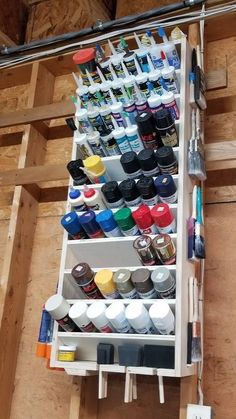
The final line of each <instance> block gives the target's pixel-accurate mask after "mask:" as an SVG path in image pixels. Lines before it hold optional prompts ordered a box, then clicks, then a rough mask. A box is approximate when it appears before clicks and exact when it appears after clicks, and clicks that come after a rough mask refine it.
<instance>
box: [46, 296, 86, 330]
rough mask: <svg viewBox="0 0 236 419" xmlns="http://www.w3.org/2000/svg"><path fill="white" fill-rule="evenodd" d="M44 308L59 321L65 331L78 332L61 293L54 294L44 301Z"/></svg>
mask: <svg viewBox="0 0 236 419" xmlns="http://www.w3.org/2000/svg"><path fill="white" fill-rule="evenodd" d="M45 310H46V311H47V312H48V313H49V314H50V315H51V316H52V318H53V319H54V320H56V321H57V323H59V325H60V326H61V327H62V329H63V330H65V332H78V331H79V329H78V327H77V326H76V324H75V323H74V322H73V320H71V318H70V317H69V315H68V313H69V310H70V304H69V303H68V302H67V301H66V300H65V298H63V297H62V295H59V294H54V295H52V296H51V297H50V298H49V299H48V300H47V301H46V303H45Z"/></svg>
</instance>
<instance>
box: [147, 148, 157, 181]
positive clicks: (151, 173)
mask: <svg viewBox="0 0 236 419" xmlns="http://www.w3.org/2000/svg"><path fill="white" fill-rule="evenodd" d="M146 148H147V147H146ZM159 173H160V170H159V167H158V166H157V167H155V168H154V169H152V170H143V174H144V176H158V175H159Z"/></svg>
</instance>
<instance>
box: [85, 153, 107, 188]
mask: <svg viewBox="0 0 236 419" xmlns="http://www.w3.org/2000/svg"><path fill="white" fill-rule="evenodd" d="M84 167H85V169H87V171H88V172H89V173H91V176H93V180H94V182H95V183H106V182H108V181H109V180H110V177H109V175H108V173H107V171H106V167H105V166H104V164H103V162H102V160H101V158H100V157H99V156H90V157H88V158H87V159H85V160H84Z"/></svg>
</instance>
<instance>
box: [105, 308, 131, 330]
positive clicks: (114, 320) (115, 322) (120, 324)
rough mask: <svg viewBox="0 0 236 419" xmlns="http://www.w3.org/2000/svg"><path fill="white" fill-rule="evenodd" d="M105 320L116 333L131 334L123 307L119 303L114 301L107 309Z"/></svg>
mask: <svg viewBox="0 0 236 419" xmlns="http://www.w3.org/2000/svg"><path fill="white" fill-rule="evenodd" d="M106 318H107V319H108V320H109V322H110V323H111V324H112V326H113V327H114V328H115V329H116V330H117V332H118V333H133V330H132V328H131V326H130V324H129V323H128V320H127V319H126V317H125V306H124V304H123V303H122V302H121V301H116V302H114V303H112V304H111V305H110V306H108V307H107V309H106Z"/></svg>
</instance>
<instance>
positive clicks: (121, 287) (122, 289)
mask: <svg viewBox="0 0 236 419" xmlns="http://www.w3.org/2000/svg"><path fill="white" fill-rule="evenodd" d="M130 278H131V272H130V271H129V270H128V269H119V270H118V271H116V272H115V273H114V275H113V280H114V282H115V284H116V288H117V290H118V292H119V294H120V296H121V297H122V298H128V299H136V298H139V296H138V293H137V291H136V289H135V287H134V285H133V283H132V282H131V279H130Z"/></svg>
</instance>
